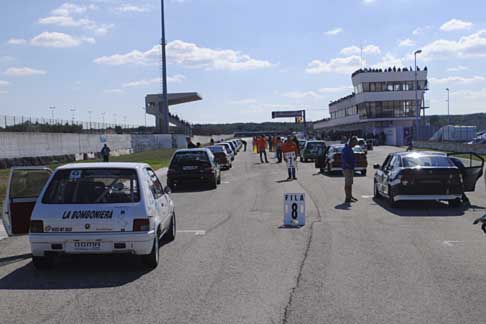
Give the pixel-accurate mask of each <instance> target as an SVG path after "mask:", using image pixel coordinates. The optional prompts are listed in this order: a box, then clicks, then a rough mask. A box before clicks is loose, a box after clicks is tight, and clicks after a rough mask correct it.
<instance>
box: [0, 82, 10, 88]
mask: <svg viewBox="0 0 486 324" xmlns="http://www.w3.org/2000/svg"><path fill="white" fill-rule="evenodd" d="M9 85H10V82H8V81H5V80H0V88H2V87H7V86H9Z"/></svg>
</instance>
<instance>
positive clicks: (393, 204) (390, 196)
mask: <svg viewBox="0 0 486 324" xmlns="http://www.w3.org/2000/svg"><path fill="white" fill-rule="evenodd" d="M388 202H389V203H390V207H392V208H395V207H397V206H398V204H397V202H396V201H395V195H394V194H393V191H392V189H391V186H388Z"/></svg>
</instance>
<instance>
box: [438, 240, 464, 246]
mask: <svg viewBox="0 0 486 324" xmlns="http://www.w3.org/2000/svg"><path fill="white" fill-rule="evenodd" d="M456 243H464V241H442V244H444V245H445V246H454V245H455V244H456Z"/></svg>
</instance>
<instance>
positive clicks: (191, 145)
mask: <svg viewBox="0 0 486 324" xmlns="http://www.w3.org/2000/svg"><path fill="white" fill-rule="evenodd" d="M186 141H187V148H189V149H192V148H196V145H195V144H194V143H193V142H192V140H191V138H190V137H186Z"/></svg>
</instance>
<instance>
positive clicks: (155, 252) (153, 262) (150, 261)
mask: <svg viewBox="0 0 486 324" xmlns="http://www.w3.org/2000/svg"><path fill="white" fill-rule="evenodd" d="M143 263H145V265H146V266H147V267H148V268H150V269H155V268H157V266H158V265H159V238H158V237H157V236H156V237H155V238H154V244H153V246H152V251H151V252H150V254H147V255H144V256H143Z"/></svg>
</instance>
